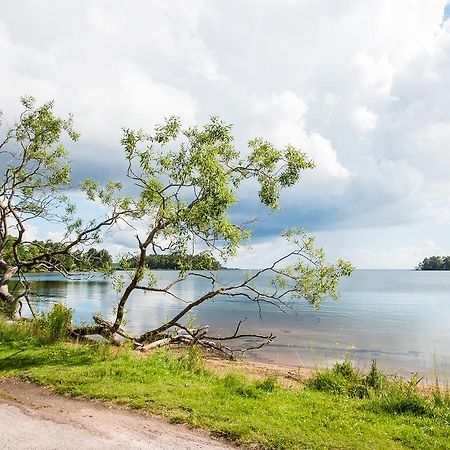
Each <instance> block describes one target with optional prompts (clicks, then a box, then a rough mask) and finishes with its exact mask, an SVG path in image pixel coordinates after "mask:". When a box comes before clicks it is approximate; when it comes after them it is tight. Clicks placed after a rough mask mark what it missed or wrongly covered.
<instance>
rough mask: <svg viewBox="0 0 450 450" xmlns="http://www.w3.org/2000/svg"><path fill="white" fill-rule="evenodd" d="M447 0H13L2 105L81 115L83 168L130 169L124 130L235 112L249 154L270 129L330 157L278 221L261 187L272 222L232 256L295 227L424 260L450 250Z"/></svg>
mask: <svg viewBox="0 0 450 450" xmlns="http://www.w3.org/2000/svg"><path fill="white" fill-rule="evenodd" d="M447 3H448V2H446V1H445V0H442V1H441V0H433V1H431V2H430V1H429V0H404V1H402V0H399V1H395V2H393V1H392V0H366V1H364V2H348V1H344V0H327V1H326V0H315V1H314V2H311V1H309V0H298V1H293V0H277V1H275V0H272V1H267V0H258V1H257V0H248V1H245V2H239V1H237V0H231V1H227V2H213V1H197V0H194V1H191V2H183V1H164V2H160V1H158V2H156V1H147V2H142V1H141V2H139V1H137V0H131V1H128V2H119V1H106V0H104V1H100V0H93V1H90V2H86V3H81V2H77V1H65V2H58V1H54V0H51V1H50V0H43V1H41V2H39V3H36V2H32V1H23V2H21V3H20V5H19V4H18V3H17V2H7V3H6V4H5V5H3V6H2V15H1V18H0V58H1V61H2V71H1V72H0V100H1V105H0V109H2V110H3V111H4V113H5V115H6V116H7V117H8V118H9V119H10V120H11V119H13V118H14V115H15V114H17V112H18V98H19V97H20V96H21V95H24V94H32V95H34V96H35V97H37V98H38V99H39V100H41V101H45V100H48V99H54V100H55V102H56V108H57V110H58V112H59V113H61V114H66V113H68V112H72V113H73V114H74V116H75V124H76V128H77V129H78V130H79V131H80V132H81V135H82V137H81V139H80V141H79V142H78V143H77V144H75V145H72V146H71V154H72V156H71V157H72V160H73V161H74V178H75V180H76V181H77V180H81V179H82V178H83V177H85V176H90V177H93V178H98V179H100V180H106V179H110V178H113V179H120V178H122V177H123V174H124V169H125V168H124V164H123V158H122V151H121V148H120V146H119V144H118V141H119V139H120V130H121V127H122V126H129V127H133V128H137V127H142V128H144V129H151V128H152V126H153V124H154V123H156V122H159V121H160V120H161V119H162V118H163V117H164V116H167V115H170V114H177V115H180V116H181V117H182V119H183V122H184V123H186V124H201V123H202V122H204V121H205V120H207V118H208V117H209V116H211V115H220V116H221V117H223V119H224V120H226V121H228V122H230V123H233V124H234V133H235V134H236V143H237V145H238V147H239V148H240V149H241V151H242V152H245V151H246V145H245V143H246V142H247V141H248V140H249V139H250V138H252V137H255V136H263V137H265V138H267V139H270V140H272V141H273V142H275V143H276V144H277V145H285V144H287V143H291V144H293V145H296V146H299V147H301V148H302V149H303V150H304V151H305V152H307V153H308V154H310V155H311V157H312V158H313V159H314V160H315V161H316V163H317V168H316V170H314V171H312V172H311V173H308V174H306V175H305V176H304V178H303V180H302V182H301V183H300V184H299V185H298V186H297V187H295V188H293V189H290V190H289V191H288V192H286V193H285V194H284V196H283V198H282V207H283V209H282V212H280V213H277V214H275V215H272V216H270V217H267V216H266V215H265V212H264V211H263V210H261V209H260V208H259V207H258V205H257V202H256V201H255V197H254V194H255V192H254V188H253V187H252V186H249V187H248V188H246V189H245V191H244V192H243V200H242V202H241V203H240V205H239V206H238V207H237V208H236V210H235V214H236V217H238V218H239V219H241V218H246V217H247V216H248V215H249V214H251V215H253V214H254V215H258V216H261V218H262V221H261V222H260V223H259V224H258V226H257V227H256V228H255V234H254V239H253V246H252V249H251V250H250V249H247V248H244V249H243V251H242V253H241V255H240V256H239V257H238V258H237V259H236V260H235V261H234V262H233V263H234V265H240V266H246V267H255V266H260V265H262V264H264V263H265V262H269V260H270V259H271V258H272V257H273V256H275V255H276V254H277V252H281V251H282V250H283V248H284V247H283V245H284V244H283V243H282V242H280V241H279V238H278V235H279V232H280V231H281V230H282V229H283V228H285V227H287V226H293V225H297V226H303V227H306V228H307V229H308V230H309V231H310V232H311V233H313V234H315V235H316V236H317V238H318V241H319V243H321V244H323V245H324V246H325V247H326V249H327V250H328V253H329V254H330V257H332V258H335V257H338V256H342V257H345V258H348V259H350V260H351V261H352V262H353V263H354V264H355V265H356V266H357V267H360V268H371V267H375V268H382V267H390V268H397V267H398V268H411V267H414V266H415V265H416V264H417V262H418V261H419V260H421V259H422V258H423V257H425V256H428V255H430V254H450V233H449V228H450V201H449V195H448V194H449V192H450V177H449V175H448V174H449V172H450V148H449V147H450V20H448V19H447V20H446V18H447V17H449V15H450V6H449V4H447ZM443 18H444V19H443ZM79 203H80V205H81V210H82V211H89V208H87V207H85V206H83V203H82V202H81V200H80V201H79ZM32 232H33V233H34V235H35V236H37V237H41V238H44V237H54V238H57V237H58V233H59V230H58V229H56V228H55V227H52V228H50V227H47V226H40V227H39V228H36V229H34V230H32ZM104 244H105V246H107V247H108V248H110V249H111V250H112V251H114V252H119V251H124V250H127V249H128V248H129V247H130V246H131V245H132V244H133V236H132V233H128V234H127V233H125V232H121V233H118V232H117V233H111V234H110V235H108V236H105V242H104Z"/></svg>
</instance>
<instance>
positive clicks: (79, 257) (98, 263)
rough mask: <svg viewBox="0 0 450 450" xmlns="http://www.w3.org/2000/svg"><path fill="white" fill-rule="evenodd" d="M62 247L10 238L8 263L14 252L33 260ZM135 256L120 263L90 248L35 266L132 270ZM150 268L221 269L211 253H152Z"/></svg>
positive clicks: (37, 241)
mask: <svg viewBox="0 0 450 450" xmlns="http://www.w3.org/2000/svg"><path fill="white" fill-rule="evenodd" d="M59 249H63V244H62V243H60V242H54V241H51V240H46V241H39V240H34V241H32V242H26V243H22V244H19V245H18V246H17V247H16V248H15V249H14V248H13V240H12V239H11V240H10V241H9V242H8V243H7V246H6V249H5V259H6V261H7V263H9V264H14V252H16V254H17V257H18V258H19V259H20V260H22V261H30V260H32V259H33V257H35V256H36V255H38V254H42V252H43V251H49V253H53V252H54V251H55V250H59ZM136 263H137V259H136V257H135V256H131V257H130V256H127V257H123V258H122V259H121V260H120V261H119V262H116V263H114V262H113V258H112V256H111V255H110V253H109V252H108V250H106V249H100V250H98V249H96V248H93V247H92V248H90V249H89V250H87V251H84V252H82V251H81V250H73V251H69V252H68V253H62V254H60V255H55V256H52V257H51V258H48V259H47V260H43V262H42V264H41V265H40V266H38V267H36V269H34V270H36V271H42V272H45V271H52V270H54V267H56V266H57V267H60V268H61V269H63V270H64V271H66V272H89V271H108V270H111V269H114V270H120V269H132V268H135V267H136V265H137V264H136ZM146 263H147V267H148V268H149V269H162V270H179V269H180V268H181V267H184V268H185V269H192V270H218V269H220V268H221V266H220V263H219V262H218V261H217V260H216V259H215V258H214V257H213V256H212V255H211V254H209V253H208V252H202V253H199V254H197V255H180V254H172V255H149V256H147V258H146Z"/></svg>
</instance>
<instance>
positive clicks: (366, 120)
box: [352, 106, 377, 131]
mask: <svg viewBox="0 0 450 450" xmlns="http://www.w3.org/2000/svg"><path fill="white" fill-rule="evenodd" d="M352 118H353V122H354V124H355V126H356V128H357V129H358V130H359V131H372V130H373V129H374V128H375V126H376V124H377V116H376V115H375V114H374V113H373V112H372V111H371V110H370V109H369V108H367V106H358V107H357V108H356V109H355V110H354V111H353V116H352Z"/></svg>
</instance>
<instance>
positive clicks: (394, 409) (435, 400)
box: [306, 360, 450, 424]
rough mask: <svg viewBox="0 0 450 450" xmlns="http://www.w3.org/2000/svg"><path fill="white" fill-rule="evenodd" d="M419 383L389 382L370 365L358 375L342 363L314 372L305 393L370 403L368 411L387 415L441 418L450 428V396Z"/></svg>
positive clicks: (416, 379)
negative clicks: (314, 392)
mask: <svg viewBox="0 0 450 450" xmlns="http://www.w3.org/2000/svg"><path fill="white" fill-rule="evenodd" d="M419 382H420V379H419V378H418V377H417V376H413V377H411V379H409V380H407V381H404V380H398V379H397V380H396V379H391V380H390V379H388V377H387V376H386V375H384V374H383V373H382V372H381V371H380V370H379V369H378V368H377V365H376V361H375V360H374V361H373V362H372V365H371V368H370V371H369V373H368V374H362V373H360V372H359V371H358V370H357V369H355V367H354V366H353V365H352V363H351V361H349V360H345V361H344V362H342V363H336V364H335V365H334V366H333V368H331V369H326V370H319V371H317V372H316V373H315V374H314V375H313V376H312V377H311V378H310V379H309V380H308V381H307V382H306V387H307V389H311V390H315V391H322V392H328V393H332V394H338V395H345V396H348V397H357V398H360V399H369V402H368V403H367V406H368V408H370V409H372V410H373V411H378V412H385V413H390V414H396V415H397V414H407V415H413V416H417V417H430V418H441V419H444V420H445V421H448V423H449V424H450V393H449V391H448V390H446V389H441V388H440V387H439V386H438V385H436V386H434V387H433V388H432V389H431V390H423V389H420V388H419Z"/></svg>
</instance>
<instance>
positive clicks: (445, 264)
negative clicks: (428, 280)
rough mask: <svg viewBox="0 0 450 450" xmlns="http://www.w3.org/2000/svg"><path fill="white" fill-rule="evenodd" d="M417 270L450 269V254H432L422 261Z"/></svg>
mask: <svg viewBox="0 0 450 450" xmlns="http://www.w3.org/2000/svg"><path fill="white" fill-rule="evenodd" d="M416 270H450V256H430V257H429V258H425V259H424V260H423V261H422V262H420V263H419V264H418V265H417V267H416Z"/></svg>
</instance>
